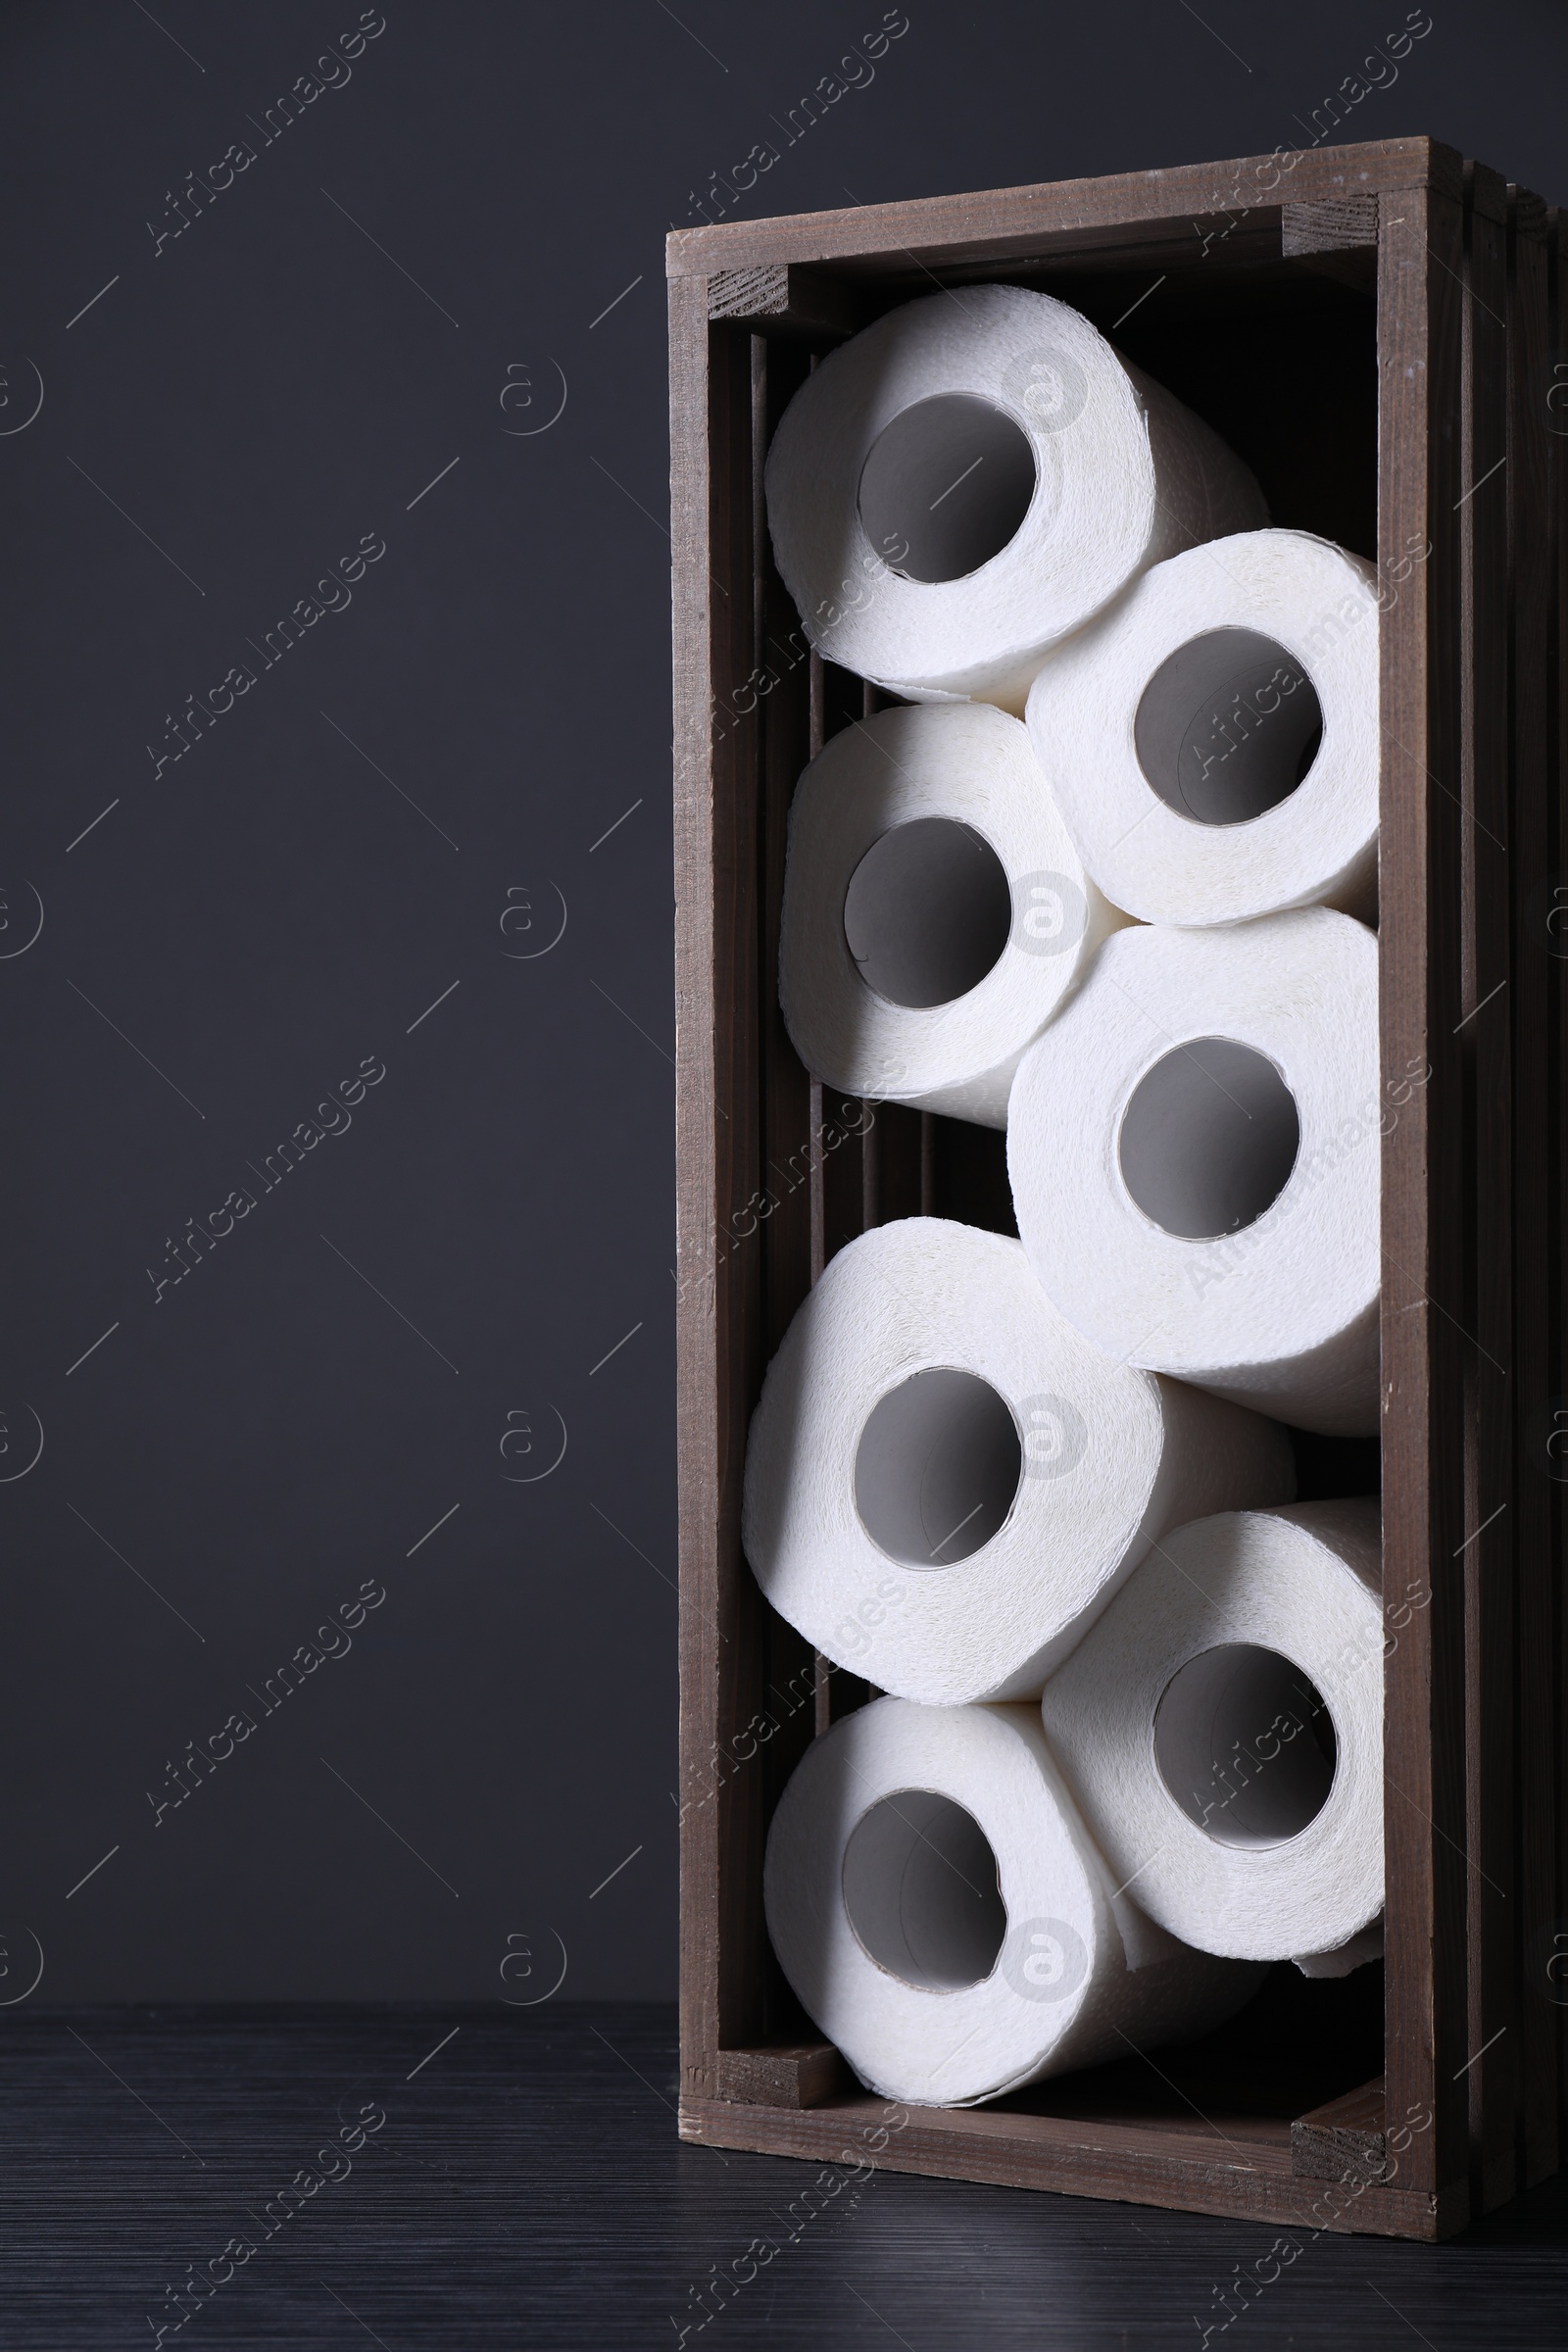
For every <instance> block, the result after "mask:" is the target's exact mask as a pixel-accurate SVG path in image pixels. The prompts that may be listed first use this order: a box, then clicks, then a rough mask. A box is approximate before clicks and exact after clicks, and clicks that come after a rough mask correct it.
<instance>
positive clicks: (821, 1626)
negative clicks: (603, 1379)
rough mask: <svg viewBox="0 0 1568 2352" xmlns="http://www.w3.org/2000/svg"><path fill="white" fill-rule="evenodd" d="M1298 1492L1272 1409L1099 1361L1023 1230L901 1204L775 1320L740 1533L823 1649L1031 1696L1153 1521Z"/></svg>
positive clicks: (935, 1683)
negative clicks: (1030, 1255) (895, 1215)
mask: <svg viewBox="0 0 1568 2352" xmlns="http://www.w3.org/2000/svg"><path fill="white" fill-rule="evenodd" d="M1295 1491H1296V1489H1295V1466H1294V1462H1293V1459H1292V1455H1291V1449H1290V1443H1289V1440H1288V1439H1287V1438H1286V1436H1285V1433H1284V1431H1283V1430H1281V1429H1280V1428H1278V1427H1277V1426H1276V1425H1275V1424H1274V1423H1273V1422H1270V1421H1264V1420H1262V1419H1261V1418H1260V1417H1259V1416H1258V1415H1257V1414H1255V1413H1248V1412H1242V1411H1240V1410H1238V1409H1237V1408H1236V1407H1235V1406H1233V1405H1226V1404H1222V1403H1220V1402H1218V1401H1217V1399H1215V1398H1214V1397H1204V1396H1202V1395H1201V1394H1200V1393H1199V1392H1198V1391H1197V1390H1195V1389H1190V1388H1184V1387H1182V1386H1181V1385H1180V1384H1179V1383H1177V1382H1174V1381H1161V1380H1158V1379H1155V1378H1153V1377H1152V1375H1151V1374H1149V1373H1147V1372H1140V1371H1135V1370H1134V1369H1133V1368H1132V1367H1131V1366H1128V1365H1123V1364H1115V1363H1112V1362H1111V1361H1110V1360H1109V1358H1108V1357H1106V1356H1104V1355H1103V1354H1102V1353H1101V1351H1100V1350H1099V1348H1095V1347H1092V1346H1091V1345H1090V1344H1089V1343H1088V1342H1087V1341H1085V1340H1084V1339H1082V1338H1081V1337H1080V1336H1079V1334H1078V1333H1077V1332H1076V1331H1074V1330H1073V1328H1072V1326H1071V1325H1070V1324H1068V1323H1067V1322H1065V1321H1064V1320H1063V1319H1062V1317H1061V1316H1059V1315H1058V1314H1057V1313H1056V1311H1055V1309H1054V1307H1053V1306H1052V1304H1051V1302H1050V1300H1049V1299H1046V1298H1044V1297H1043V1296H1042V1294H1041V1292H1040V1290H1039V1288H1038V1286H1037V1285H1036V1283H1035V1281H1034V1279H1033V1277H1032V1276H1031V1274H1030V1272H1029V1268H1028V1265H1027V1263H1026V1262H1025V1259H1024V1254H1023V1251H1022V1250H1021V1248H1020V1247H1019V1245H1018V1244H1017V1243H1016V1242H1014V1241H1010V1240H1008V1239H1007V1238H1006V1237H1005V1236H1004V1235H1002V1234H995V1233H981V1232H979V1231H977V1230H976V1229H975V1228H974V1227H972V1226H968V1225H955V1224H949V1223H947V1222H946V1221H945V1220H943V1219H940V1218H935V1217H908V1218H904V1219H901V1220H899V1221H898V1222H897V1223H895V1224H891V1225H883V1226H880V1227H878V1228H877V1229H875V1230H874V1231H873V1232H870V1233H866V1234H862V1235H861V1236H860V1238H859V1239H858V1241H855V1242H852V1243H851V1244H850V1245H849V1247H848V1248H847V1249H844V1250H840V1251H839V1253H838V1255H837V1256H836V1257H835V1258H834V1259H833V1261H832V1263H831V1264H830V1265H829V1266H828V1268H827V1270H826V1272H825V1273H824V1275H823V1276H822V1279H821V1280H820V1282H818V1283H817V1285H816V1286H815V1288H814V1289H813V1290H812V1291H811V1293H810V1295H809V1298H808V1299H806V1300H805V1301H804V1303H803V1304H802V1306H801V1307H800V1309H799V1311H798V1312H797V1314H796V1316H795V1319H794V1321H793V1322H792V1323H791V1325H790V1327H789V1330H788V1331H787V1332H786V1334H785V1336H784V1343H783V1346H782V1347H781V1348H779V1351H778V1353H777V1354H776V1355H775V1356H774V1358H773V1361H772V1363H771V1364H770V1365H769V1367H768V1372H767V1378H766V1380H765V1381H764V1382H763V1385H762V1395H761V1399H760V1403H759V1405H758V1407H757V1411H756V1413H755V1414H754V1415H753V1418H752V1427H751V1435H750V1438H749V1441H748V1445H747V1453H746V1487H745V1496H744V1502H743V1509H742V1538H743V1542H744V1544H745V1547H746V1556H747V1558H748V1559H749V1560H750V1561H751V1564H752V1567H753V1569H754V1571H755V1573H756V1576H757V1581H758V1583H759V1584H760V1586H761V1588H762V1591H763V1592H764V1593H766V1595H767V1597H768V1599H769V1600H770V1601H771V1602H772V1604H773V1606H774V1608H776V1609H777V1610H778V1611H779V1613H780V1615H781V1616H784V1617H787V1618H788V1619H789V1621H790V1623H791V1624H792V1625H794V1626H796V1627H798V1628H799V1630H800V1631H801V1632H802V1633H803V1634H804V1635H805V1636H806V1638H807V1640H808V1641H809V1642H811V1643H812V1645H813V1646H814V1647H815V1648H817V1649H819V1650H821V1651H822V1652H823V1653H824V1654H825V1655H826V1656H828V1657H830V1658H832V1659H834V1660H835V1661H836V1662H837V1663H838V1664H839V1665H841V1666H848V1667H853V1668H854V1669H855V1671H856V1672H857V1673H858V1674H862V1675H864V1676H865V1677H866V1678H867V1680H868V1681H870V1682H873V1683H875V1684H876V1686H877V1687H878V1689H879V1690H883V1691H895V1692H897V1693H898V1694H899V1695H900V1696H901V1697H905V1698H912V1699H919V1700H922V1701H924V1702H925V1703H926V1704H927V1705H932V1706H952V1705H957V1704H959V1703H961V1702H962V1701H964V1700H967V1699H978V1698H1008V1699H1012V1698H1025V1697H1030V1696H1034V1695H1037V1694H1038V1693H1039V1691H1040V1689H1041V1686H1042V1685H1043V1683H1044V1682H1045V1679H1046V1676H1047V1675H1048V1674H1049V1673H1050V1671H1051V1669H1052V1667H1053V1666H1054V1665H1055V1664H1056V1663H1057V1661H1058V1660H1059V1659H1060V1658H1062V1657H1064V1656H1065V1655H1066V1653H1067V1651H1068V1649H1070V1648H1071V1646H1072V1644H1073V1642H1075V1641H1076V1640H1077V1639H1078V1637H1079V1635H1080V1634H1081V1633H1082V1631H1083V1629H1084V1627H1085V1626H1086V1625H1087V1624H1088V1623H1089V1622H1090V1621H1091V1619H1092V1618H1093V1617H1094V1616H1095V1615H1096V1614H1097V1613H1098V1612H1099V1611H1100V1610H1101V1609H1102V1608H1103V1607H1104V1605H1105V1603H1106V1602H1107V1601H1108V1600H1109V1598H1110V1596H1111V1594H1112V1593H1114V1592H1115V1591H1116V1590H1117V1588H1118V1586H1119V1585H1120V1584H1121V1583H1122V1581H1123V1580H1124V1579H1125V1578H1126V1577H1127V1576H1129V1575H1130V1574H1131V1572H1132V1570H1133V1568H1134V1567H1135V1566H1136V1564H1137V1563H1138V1561H1139V1560H1140V1559H1142V1558H1143V1556H1144V1554H1145V1552H1146V1551H1147V1550H1148V1548H1149V1546H1150V1544H1151V1542H1152V1541H1155V1540H1157V1539H1159V1538H1160V1537H1162V1536H1163V1534H1164V1532H1165V1530H1166V1529H1167V1528H1169V1527H1175V1526H1179V1525H1180V1524H1181V1522H1182V1521H1183V1520H1185V1519H1192V1518H1196V1517H1198V1516H1200V1515H1201V1514H1202V1513H1206V1512H1209V1511H1212V1510H1216V1509H1221V1510H1223V1509H1232V1508H1238V1509H1239V1508H1245V1507H1247V1506H1249V1505H1250V1504H1253V1503H1264V1502H1280V1501H1288V1500H1289V1498H1290V1496H1291V1495H1293V1494H1294V1493H1295Z"/></svg>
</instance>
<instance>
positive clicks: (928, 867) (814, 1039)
mask: <svg viewBox="0 0 1568 2352" xmlns="http://www.w3.org/2000/svg"><path fill="white" fill-rule="evenodd" d="M1122 919H1123V918H1122V917H1121V916H1120V915H1119V914H1117V913H1116V912H1115V910H1114V909H1113V908H1112V907H1108V906H1107V905H1106V903H1105V901H1104V900H1103V898H1102V897H1101V894H1100V892H1099V891H1098V890H1097V889H1096V888H1095V886H1094V884H1093V883H1092V882H1091V881H1090V880H1089V878H1088V876H1087V874H1086V873H1085V872H1084V869H1083V866H1082V864H1081V863H1080V861H1079V858H1078V854H1077V852H1076V850H1074V848H1073V846H1072V843H1071V841H1070V839H1069V838H1068V835H1067V829H1066V827H1065V826H1064V825H1063V823H1062V821H1061V818H1060V816H1059V815H1058V814H1057V812H1056V809H1055V807H1054V803H1053V801H1052V798H1051V795H1050V793H1049V792H1048V791H1047V789H1046V786H1045V782H1044V779H1043V778H1042V776H1041V774H1040V770H1039V767H1038V766H1037V764H1036V761H1035V757H1034V754H1033V752H1032V751H1031V750H1030V748H1029V737H1028V734H1027V732H1026V731H1025V729H1024V727H1023V725H1022V724H1021V723H1020V721H1019V720H1017V719H1015V718H1009V717H1008V716H1007V715H1006V713H1005V711H996V710H993V709H992V708H991V707H990V706H989V705H987V704H982V703H973V704H953V705H950V706H948V707H947V708H938V707H936V706H933V705H929V704H928V705H925V706H923V707H919V708H915V709H908V708H905V709H900V710H894V711H880V712H879V713H878V714H877V715H876V716H875V717H874V718H868V719H866V720H864V721H863V723H862V724H860V725H859V726H855V727H846V728H845V729H844V731H843V732H842V733H841V734H838V735H835V736H834V737H833V738H832V739H831V741H830V742H829V743H828V745H827V746H826V748H825V750H823V751H822V752H821V753H820V754H819V755H818V757H817V758H816V759H815V760H812V762H811V764H810V766H809V768H808V769H807V770H806V773H805V774H804V775H803V776H802V778H801V780H800V783H799V784H798V785H797V786H796V790H795V798H794V801H793V803H792V804H791V807H790V832H789V855H788V858H787V859H786V863H785V869H784V914H783V923H782V929H781V935H780V941H779V964H778V969H779V1001H780V1003H781V1005H783V1008H784V1019H785V1023H786V1025H787V1027H788V1029H789V1033H790V1036H791V1037H792V1039H793V1040H794V1042H795V1049H796V1052H797V1053H798V1054H800V1056H801V1059H802V1060H803V1061H804V1062H805V1063H806V1066H807V1068H808V1069H809V1070H813V1071H815V1072H816V1074H817V1075H818V1076H819V1077H821V1078H824V1079H826V1080H827V1081H828V1082H829V1083H830V1084H831V1085H833V1086H836V1087H839V1088H842V1090H843V1091H844V1092H845V1093H846V1094H850V1095H862V1096H872V1097H875V1098H877V1099H879V1100H884V1101H889V1102H895V1103H915V1104H917V1105H918V1106H919V1107H920V1108H921V1109H924V1110H939V1111H945V1112H947V1113H948V1114H949V1115H950V1116H952V1117H954V1118H959V1119H973V1120H977V1121H978V1122H979V1123H980V1124H981V1125H982V1126H988V1127H1004V1126H1005V1125H1006V1120H1007V1090H1008V1088H1009V1087H1010V1086H1011V1084H1012V1074H1013V1072H1014V1070H1015V1069H1016V1068H1017V1066H1018V1059H1019V1056H1020V1054H1022V1053H1023V1050H1024V1048H1025V1047H1026V1046H1027V1045H1028V1044H1029V1042H1030V1040H1031V1039H1032V1038H1034V1037H1036V1036H1038V1034H1039V1032H1040V1031H1041V1030H1042V1029H1043V1028H1044V1026H1045V1024H1046V1023H1047V1021H1049V1020H1050V1018H1051V1016H1052V1014H1053V1013H1054V1011H1055V1009H1056V1006H1057V1005H1058V1004H1059V1003H1060V1002H1061V1000H1062V998H1063V997H1064V996H1065V995H1066V994H1067V992H1068V991H1069V990H1070V989H1071V988H1073V987H1074V986H1075V984H1076V983H1077V981H1078V980H1079V978H1080V977H1081V976H1082V974H1083V972H1084V970H1085V969H1086V968H1087V965H1088V963H1089V959H1090V957H1091V956H1093V954H1094V952H1095V949H1096V948H1097V947H1098V945H1099V944H1100V941H1101V940H1102V939H1103V937H1104V936H1105V934H1106V933H1107V932H1108V931H1109V930H1111V929H1112V928H1113V927H1114V926H1115V925H1116V924H1117V923H1119V922H1120V921H1121V920H1122Z"/></svg>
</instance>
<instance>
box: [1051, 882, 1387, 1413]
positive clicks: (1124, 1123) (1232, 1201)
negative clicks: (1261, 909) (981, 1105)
mask: <svg viewBox="0 0 1568 2352" xmlns="http://www.w3.org/2000/svg"><path fill="white" fill-rule="evenodd" d="M1377 988H1378V979H1377V942H1376V940H1375V939H1374V938H1373V935H1372V933H1371V932H1370V931H1368V930H1367V929H1366V928H1365V926H1364V925H1363V924H1361V923H1358V922H1354V921H1352V919H1351V918H1350V917H1349V916H1348V915H1345V914H1336V913H1334V912H1332V911H1331V910H1330V909H1329V908H1327V907H1305V908H1302V909H1300V910H1299V911H1296V912H1293V913H1289V914H1274V915H1267V916H1265V917H1264V918H1263V919H1262V920H1261V921H1259V922H1255V923H1243V924H1240V925H1238V926H1237V927H1236V928H1235V929H1233V930H1216V931H1175V930H1167V929H1164V928H1158V929H1156V928H1153V927H1150V926H1144V925H1137V926H1135V927H1133V928H1131V929H1129V930H1125V931H1118V932H1116V933H1115V934H1114V935H1113V937H1111V938H1110V939H1107V940H1106V942H1105V944H1104V946H1103V948H1102V949H1101V951H1100V953H1099V955H1098V956H1097V957H1096V958H1095V962H1094V964H1093V966H1092V968H1091V970H1090V972H1089V974H1088V976H1087V978H1086V979H1085V981H1084V983H1083V985H1082V987H1081V988H1080V989H1079V991H1078V993H1077V995H1076V996H1075V997H1074V998H1073V999H1072V1000H1071V1001H1070V1003H1068V1004H1067V1005H1064V1006H1063V1007H1062V1009H1061V1011H1060V1012H1059V1013H1058V1014H1057V1016H1056V1018H1055V1020H1054V1021H1053V1022H1052V1024H1051V1026H1050V1028H1048V1029H1047V1030H1045V1031H1044V1032H1043V1034H1042V1035H1041V1036H1040V1037H1039V1038H1037V1039H1036V1041H1035V1043H1034V1044H1033V1045H1032V1046H1031V1047H1030V1049H1029V1051H1028V1053H1027V1054H1025V1055H1024V1058H1023V1060H1022V1061H1021V1063H1020V1064H1019V1066H1018V1074H1017V1077H1016V1078H1015V1079H1014V1080H1013V1087H1012V1095H1011V1098H1010V1100H1009V1104H1008V1114H1007V1172H1008V1175H1009V1176H1010V1178H1011V1180H1012V1198H1013V1204H1014V1206H1015V1208H1016V1210H1017V1215H1018V1230H1019V1233H1020V1234H1021V1235H1022V1237H1023V1243H1024V1247H1025V1249H1026V1250H1028V1252H1029V1262H1030V1264H1031V1265H1032V1266H1033V1268H1034V1270H1035V1273H1036V1274H1037V1276H1038V1277H1039V1279H1040V1282H1041V1283H1042V1285H1043V1286H1044V1288H1045V1289H1046V1290H1047V1291H1048V1292H1049V1293H1050V1295H1051V1297H1052V1298H1053V1299H1054V1300H1055V1302H1056V1304H1057V1306H1059V1307H1060V1308H1061V1310H1062V1312H1063V1314H1065V1315H1067V1316H1068V1317H1069V1318H1070V1320H1071V1321H1072V1322H1073V1323H1075V1324H1076V1325H1077V1327H1078V1329H1079V1330H1080V1331H1082V1332H1084V1333H1085V1334H1086V1335H1087V1336H1088V1337H1089V1338H1090V1339H1092V1340H1094V1341H1095V1342H1096V1343H1097V1344H1098V1345H1099V1346H1100V1347H1102V1348H1104V1349H1106V1350H1107V1352H1109V1353H1110V1354H1112V1355H1114V1356H1116V1357H1118V1358H1125V1359H1126V1360H1128V1361H1130V1362H1132V1363H1136V1364H1145V1365H1148V1366H1150V1367H1152V1369H1153V1370H1155V1371H1160V1372H1170V1373H1175V1374H1177V1375H1178V1376H1179V1377H1180V1378H1181V1379H1183V1380H1190V1381H1194V1382H1197V1383H1198V1384H1199V1385H1200V1386H1201V1387H1203V1388H1205V1389H1209V1390H1212V1391H1213V1392H1214V1394H1215V1395H1216V1396H1220V1397H1231V1398H1233V1399H1235V1400H1236V1401H1238V1402H1241V1403H1246V1404H1250V1405H1252V1406H1254V1407H1255V1408H1256V1409H1257V1410H1259V1411H1260V1412H1266V1413H1273V1414H1274V1415H1276V1416H1277V1417H1278V1418H1279V1419H1280V1420H1282V1421H1289V1422H1294V1423H1295V1424H1296V1425H1297V1426H1299V1428H1302V1429H1312V1430H1320V1431H1323V1432H1326V1433H1328V1434H1330V1435H1339V1436H1347V1435H1361V1436H1365V1435H1369V1434H1370V1433H1371V1432H1373V1431H1374V1430H1375V1429H1376V1428H1377V1426H1378V1274H1379V1253H1378V1176H1379V1149H1378V1137H1379V1133H1380V1128H1381V1124H1382V1120H1381V1107H1380V1100H1379V1091H1378V1045H1377V1024H1378V1010H1377V1002H1378V1001H1377Z"/></svg>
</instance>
